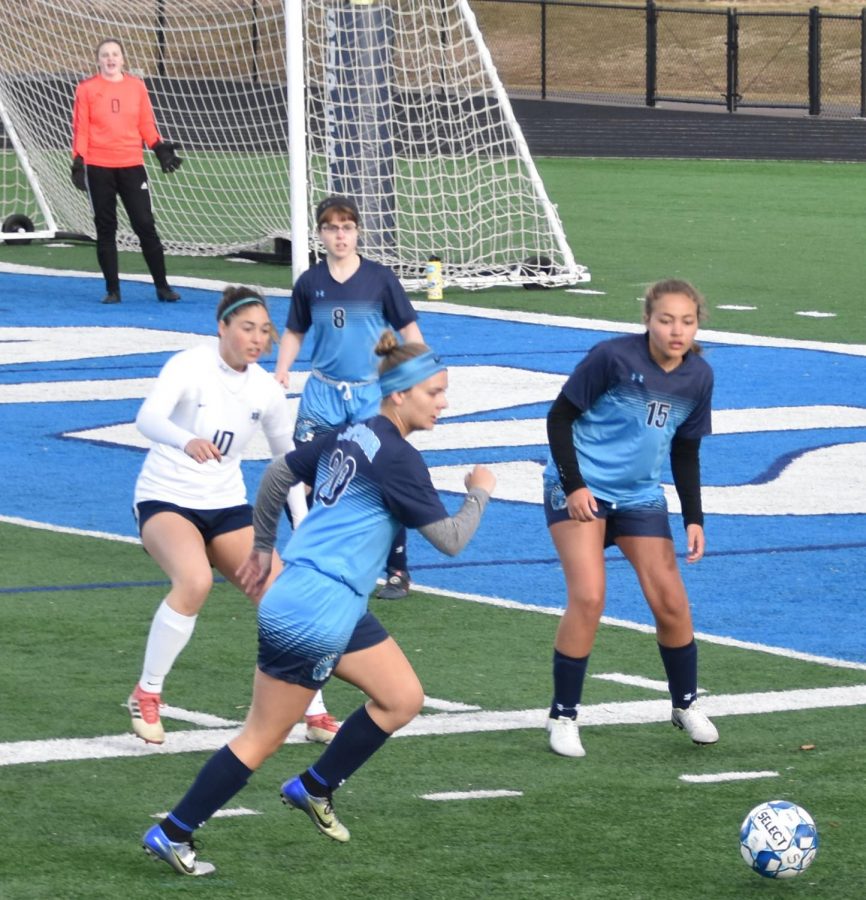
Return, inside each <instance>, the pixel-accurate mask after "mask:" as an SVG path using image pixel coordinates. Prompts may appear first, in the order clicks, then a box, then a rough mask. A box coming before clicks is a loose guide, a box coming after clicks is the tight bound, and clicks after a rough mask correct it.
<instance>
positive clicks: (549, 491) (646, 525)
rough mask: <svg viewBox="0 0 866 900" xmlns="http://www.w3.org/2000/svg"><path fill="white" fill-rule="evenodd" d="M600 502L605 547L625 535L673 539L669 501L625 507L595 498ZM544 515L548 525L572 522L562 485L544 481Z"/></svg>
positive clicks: (600, 517) (597, 514)
mask: <svg viewBox="0 0 866 900" xmlns="http://www.w3.org/2000/svg"><path fill="white" fill-rule="evenodd" d="M595 502H596V504H597V505H598V512H597V513H596V514H595V517H596V518H597V519H604V520H605V530H604V546H605V547H610V546H612V545H613V544H615V543H616V541H617V538H621V537H660V538H667V539H668V540H669V541H672V540H673V539H674V538H673V534H672V533H671V523H670V518H669V516H668V506H667V503H666V502H665V501H662V502H661V503H660V504H648V505H646V506H630V507H627V508H626V509H621V508H619V507H617V506H616V505H615V504H613V503H608V502H607V501H606V500H599V499H598V497H596V498H595ZM544 515H545V518H546V519H547V527H548V528H549V527H550V526H551V525H555V524H556V523H557V522H568V521H569V520H570V517H569V515H568V507H567V505H566V499H565V492H564V491H563V489H562V486H561V485H560V484H556V485H553V486H551V485H550V484H549V482H547V481H545V482H544Z"/></svg>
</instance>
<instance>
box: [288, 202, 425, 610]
mask: <svg viewBox="0 0 866 900" xmlns="http://www.w3.org/2000/svg"><path fill="white" fill-rule="evenodd" d="M316 227H317V229H318V235H319V240H321V242H322V244H323V246H324V248H325V259H324V260H322V261H321V262H320V263H318V264H317V265H315V266H313V267H312V268H311V269H308V270H307V271H306V272H304V273H303V274H302V275H301V276H300V277H299V278H298V280H297V281H296V282H295V285H294V287H293V288H292V303H291V306H290V308H289V317H288V321H287V322H286V330H285V332H284V333H283V337H282V339H281V340H280V350H279V354H278V357H277V366H276V371H275V372H274V377H275V378H276V379H277V381H279V382H280V383H281V384H282V385H283V387H288V386H289V369H291V367H292V365H293V363H294V362H295V360H296V359H297V356H298V353H299V352H300V350H301V345H302V344H303V341H304V338H305V336H307V335H309V340H310V343H311V345H312V347H311V365H312V372H311V373H310V377H309V379H308V381H307V383H306V385H305V386H304V390H303V393H302V394H301V403H300V407H299V408H298V418H297V422H296V424H295V441H296V442H297V443H299V444H300V443H304V442H305V441H309V440H312V439H313V438H314V437H315V436H316V435H318V434H322V433H324V432H325V431H330V430H331V429H332V428H336V427H337V426H339V425H344V424H345V423H347V422H362V421H364V419H369V418H370V416H374V415H376V413H377V412H378V410H379V401H380V399H381V396H382V395H381V392H380V391H379V385H378V377H377V372H376V367H377V360H376V354H375V347H376V342H377V341H378V340H379V335H380V334H381V333H382V330H383V329H385V328H393V329H394V331H397V332H399V334H400V336H401V337H402V338H403V340H404V341H411V342H417V343H422V342H423V340H424V338H423V337H422V335H421V330H420V328H419V327H418V314H417V313H416V312H415V310H414V308H413V307H412V304H411V303H410V302H409V298H408V297H407V296H406V292H405V291H404V290H403V286H402V285H401V284H400V282H399V281H398V280H397V277H396V275H394V273H393V272H392V271H391V270H390V269H389V268H388V267H387V266H383V265H380V264H379V263H376V262H372V261H371V260H369V259H364V258H363V257H362V256H361V255H360V254H359V253H358V239H359V232H360V213H359V211H358V207H357V205H356V203H355V201H354V200H352V199H351V198H350V197H339V196H332V197H326V198H325V199H324V200H322V202H321V203H319V205H318V206H317V207H316ZM408 593H409V567H408V562H407V558H406V530H405V529H401V530H400V531H398V533H397V535H396V537H395V539H394V544H393V546H392V547H391V552H390V553H389V555H388V559H387V561H386V582H385V584H384V585H383V586H382V587H381V588H379V590H378V591H377V592H376V596H377V597H380V598H382V599H388V600H398V599H400V598H402V597H405V596H406V595H407V594H408Z"/></svg>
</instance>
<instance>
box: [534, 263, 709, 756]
mask: <svg viewBox="0 0 866 900" xmlns="http://www.w3.org/2000/svg"><path fill="white" fill-rule="evenodd" d="M704 313H705V303H704V299H703V297H702V296H701V295H700V294H699V293H698V292H697V291H696V290H695V289H694V288H693V287H692V285H690V284H689V283H688V282H685V281H679V280H673V279H671V280H667V281H660V282H657V283H656V284H654V285H652V286H651V287H650V288H649V290H648V291H647V293H646V297H645V302H644V323H645V324H646V327H647V330H646V332H645V333H644V334H637V335H629V336H626V337H618V338H613V339H612V340H607V341H603V342H602V343H600V344H597V345H596V346H595V347H594V348H593V349H592V350H590V352H589V353H588V354H587V356H586V357H585V358H584V359H583V360H582V361H581V362H580V363H579V365H578V366H577V367H576V368H575V370H574V371H573V372H572V374H571V376H570V377H569V379H568V381H567V382H566V383H565V386H564V387H563V389H562V392H561V393H560V395H559V397H558V398H557V399H556V401H555V402H554V403H553V406H552V407H551V409H550V412H549V414H548V418H547V433H548V440H549V442H550V458H549V460H548V464H547V468H546V469H545V472H544V509H545V514H546V517H547V524H548V527H549V529H550V534H551V537H552V539H553V543H554V545H555V546H556V550H557V553H558V554H559V558H560V560H561V561H562V567H563V571H564V573H565V580H566V587H567V591H568V602H567V606H566V610H565V613H564V615H563V617H562V619H561V620H560V623H559V627H558V629H557V632H556V640H555V643H554V653H553V689H554V690H553V702H552V704H551V709H550V717H549V719H548V723H547V729H548V732H549V740H550V747H551V749H552V750H553V751H554V752H556V753H559V754H560V755H562V756H571V757H580V756H584V749H583V745H582V744H581V740H580V734H579V731H578V725H577V712H578V707H579V705H580V701H581V695H582V691H583V682H584V678H585V676H586V669H587V662H588V660H589V654H590V651H591V650H592V645H593V642H594V640H595V635H596V631H597V630H598V624H599V621H600V619H601V615H602V612H603V610H604V600H605V568H604V548H605V547H606V546H610V545H611V544H616V545H617V546H618V547H619V549H620V550H621V551H622V553H623V555H624V556H625V557H626V559H627V560H628V561H629V562H630V563H631V565H632V566H633V567H634V569H635V572H636V573H637V576H638V580H639V582H640V585H641V589H642V591H643V593H644V596H645V597H646V600H647V603H648V604H649V606H650V609H651V610H652V614H653V617H654V619H655V623H656V637H657V640H658V646H659V652H660V653H661V657H662V662H663V665H664V668H665V672H666V674H667V679H668V687H669V690H670V694H671V700H672V703H673V709H672V713H671V721H672V723H673V724H674V725H675V726H677V727H678V728H682V729H684V730H685V731H686V732H687V733H688V734H689V736H690V737H691V738H692V740H693V741H694V742H695V743H698V744H712V743H715V742H716V741H717V740H718V738H719V736H718V732H717V731H716V728H715V726H714V725H713V724H712V722H711V721H710V720H709V719H708V718H707V717H706V715H704V714H703V713H702V712H701V711H700V710H699V709H698V708H697V707H696V705H695V698H696V695H697V688H698V663H697V654H698V651H697V646H696V644H695V640H694V630H693V628H692V618H691V612H690V610H689V601H688V597H687V595H686V590H685V586H684V584H683V580H682V576H681V575H680V571H679V569H678V567H677V562H676V555H675V552H674V545H673V538H672V535H671V529H670V523H669V520H668V510H667V503H666V501H665V496H664V492H663V490H662V487H661V468H662V462H663V460H664V458H665V456H666V455H667V454H668V453H669V454H670V464H671V471H672V474H673V478H674V485H675V487H676V491H677V495H678V496H679V499H680V503H681V505H682V512H683V521H684V523H685V527H686V540H687V555H686V560H687V562H689V563H695V562H697V561H698V560H699V559H701V557H702V556H703V555H704V529H703V521H704V519H703V511H702V506H701V484H700V455H699V451H700V443H701V438H702V437H703V436H704V435H706V434H709V433H710V430H711V422H710V416H711V400H712V390H713V373H712V369H710V367H709V365H708V364H707V363H706V362H705V361H704V360H703V359H702V358H701V357H700V355H699V353H700V348H699V347H698V345H697V344H696V343H695V334H696V332H697V329H698V324H699V322H700V321H701V320H702V319H703V317H704Z"/></svg>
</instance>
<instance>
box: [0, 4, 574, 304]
mask: <svg viewBox="0 0 866 900" xmlns="http://www.w3.org/2000/svg"><path fill="white" fill-rule="evenodd" d="M3 13H4V19H5V21H4V22H3V28H2V29H0V121H2V125H3V137H4V143H3V144H2V145H0V222H2V227H3V232H4V234H2V235H0V238H2V239H5V240H15V239H22V238H23V239H32V238H34V237H53V236H55V235H57V234H62V233H72V234H83V235H89V236H93V222H92V219H91V214H90V209H89V206H88V203H87V197H86V195H85V194H82V193H81V192H79V191H77V190H76V189H75V188H74V187H73V185H72V184H71V182H70V178H69V167H70V163H71V154H70V143H71V117H72V101H73V95H74V92H75V86H76V85H77V83H78V82H79V81H81V80H82V79H83V78H86V77H88V76H90V75H92V74H94V72H95V57H94V54H95V49H96V44H97V43H98V42H99V40H101V39H103V38H116V39H118V40H120V41H121V43H122V44H123V48H124V51H125V56H126V62H127V67H128V69H129V71H131V72H132V73H133V74H136V75H139V76H140V77H142V78H144V79H145V81H146V83H147V85H148V88H149V91H150V95H151V99H152V101H153V105H154V110H155V113H156V119H157V125H158V127H159V129H160V132H161V133H162V135H163V136H164V137H165V138H166V139H169V140H172V141H177V142H178V143H179V144H180V145H181V150H180V151H179V155H180V156H182V157H183V159H184V164H183V166H182V167H181V168H180V169H179V170H178V171H177V172H176V173H174V174H173V175H171V176H165V175H163V174H162V173H161V172H160V171H159V167H158V165H155V160H154V159H153V155H152V154H151V153H149V152H146V153H145V158H146V162H147V165H148V168H149V170H150V172H151V175H152V177H151V179H150V180H151V190H152V196H153V201H154V206H155V211H156V218H157V224H158V227H159V231H160V235H161V237H162V238H163V243H164V244H165V248H166V251H167V252H169V253H175V254H190V255H225V254H231V253H239V252H244V251H251V250H262V249H264V248H266V247H269V246H273V245H274V244H275V243H276V244H277V245H278V246H279V247H280V248H284V247H286V246H288V243H289V241H291V244H292V258H293V274H294V276H295V277H297V275H298V274H299V273H300V271H302V270H303V268H305V267H306V266H307V265H308V263H309V260H310V259H311V258H314V255H315V254H316V253H317V252H318V251H319V250H320V248H319V247H318V246H317V244H316V241H315V229H314V223H312V222H311V218H312V211H313V210H314V209H315V206H316V204H317V203H318V201H319V200H320V199H321V198H322V197H324V196H326V195H327V194H329V193H344V194H349V195H351V196H353V197H354V198H355V199H356V200H357V202H358V205H359V207H360V209H361V212H362V220H363V221H362V225H363V238H362V247H361V250H362V253H364V254H365V255H367V256H369V257H370V258H372V259H376V260H378V261H380V262H383V263H385V264H387V265H389V266H391V267H393V268H394V269H395V271H396V272H397V274H398V275H399V276H400V277H401V279H402V280H403V281H404V283H405V284H407V286H408V287H413V286H420V285H421V284H422V282H423V272H424V268H425V264H426V261H427V260H428V258H429V257H430V256H431V255H435V256H438V257H439V258H440V259H441V260H442V269H443V273H444V276H445V281H446V284H452V285H459V286H463V287H469V288H475V287H486V286H493V285H503V284H524V285H532V284H538V285H551V286H552V285H565V284H575V283H578V282H581V281H588V280H589V272H588V271H587V269H586V268H585V267H584V266H581V265H579V264H578V263H576V262H575V260H574V256H573V254H572V251H571V249H570V248H569V245H568V242H567V240H566V237H565V234H564V231H563V228H562V224H561V221H560V218H559V215H558V213H557V210H556V208H555V207H554V206H553V204H552V203H551V202H550V200H549V198H548V196H547V194H546V191H545V188H544V185H543V183H542V181H541V178H540V177H539V175H538V172H537V170H536V167H535V164H534V163H533V160H532V157H531V155H530V153H529V149H528V147H527V144H526V141H525V140H524V138H523V135H522V132H521V129H520V126H519V124H518V123H517V121H516V119H515V118H514V115H513V112H512V110H511V105H510V103H509V101H508V97H507V95H506V92H505V90H504V88H503V86H502V83H501V82H500V80H499V78H498V76H497V73H496V69H495V66H494V65H493V62H492V59H491V57H490V53H489V52H488V50H487V47H486V45H485V43H484V40H483V37H482V35H481V33H480V31H479V29H478V25H477V23H476V20H475V16H474V14H473V12H472V9H471V7H470V3H469V0H124V2H123V3H118V2H116V0H4V3H3ZM120 219H121V223H122V226H121V227H122V228H124V227H125V228H126V229H127V230H124V231H122V232H121V234H120V235H119V245H120V247H121V248H122V249H124V248H126V249H129V248H134V247H137V241H136V238H135V235H134V234H133V233H132V232H131V231H130V230H129V229H128V226H127V223H126V221H125V218H124V217H123V216H122V215H121V217H120Z"/></svg>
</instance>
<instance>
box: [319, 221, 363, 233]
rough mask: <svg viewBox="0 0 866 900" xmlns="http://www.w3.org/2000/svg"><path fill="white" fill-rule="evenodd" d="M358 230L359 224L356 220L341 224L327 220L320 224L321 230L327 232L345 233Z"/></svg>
mask: <svg viewBox="0 0 866 900" xmlns="http://www.w3.org/2000/svg"><path fill="white" fill-rule="evenodd" d="M357 230H358V226H357V225H356V224H355V223H354V222H343V223H342V224H341V225H335V224H334V223H333V222H325V223H324V224H323V225H320V226H319V231H324V232H325V234H337V232H340V231H342V232H343V234H354V233H355V232H356V231H357Z"/></svg>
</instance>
